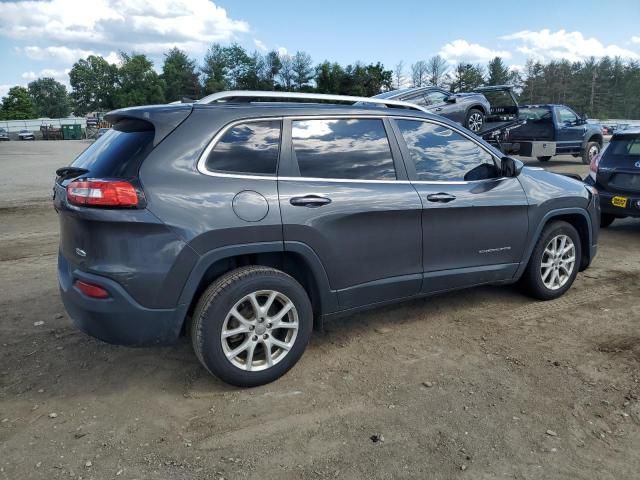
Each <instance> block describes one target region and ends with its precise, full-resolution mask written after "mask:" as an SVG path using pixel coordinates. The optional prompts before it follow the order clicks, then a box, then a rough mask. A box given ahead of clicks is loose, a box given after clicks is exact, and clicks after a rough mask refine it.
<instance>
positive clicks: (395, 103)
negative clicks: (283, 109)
mask: <svg viewBox="0 0 640 480" xmlns="http://www.w3.org/2000/svg"><path fill="white" fill-rule="evenodd" d="M252 98H253V99H256V100H257V99H261V98H274V99H292V100H321V101H324V102H334V103H337V102H349V103H369V104H375V105H384V106H387V107H403V108H408V109H411V110H418V111H419V112H425V113H429V111H428V110H427V109H426V108H423V107H421V106H419V105H416V104H414V103H409V102H401V101H399V100H387V99H384V98H372V97H354V96H351V95H328V94H324V93H302V92H267V91H259V90H255V91H253V90H231V91H228V92H217V93H212V94H211V95H207V96H206V97H204V98H201V99H200V100H198V101H197V102H196V103H202V104H210V103H215V102H219V101H222V100H225V101H232V100H236V99H242V100H245V101H247V102H250V101H251V99H252Z"/></svg>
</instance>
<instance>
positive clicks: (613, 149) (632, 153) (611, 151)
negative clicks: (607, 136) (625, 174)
mask: <svg viewBox="0 0 640 480" xmlns="http://www.w3.org/2000/svg"><path fill="white" fill-rule="evenodd" d="M638 162H640V135H619V136H614V137H613V138H612V139H611V141H610V142H609V145H608V147H607V149H606V150H605V151H604V153H603V154H602V159H601V160H600V166H601V167H605V168H616V167H628V168H635V167H636V163H638ZM639 171H640V170H639Z"/></svg>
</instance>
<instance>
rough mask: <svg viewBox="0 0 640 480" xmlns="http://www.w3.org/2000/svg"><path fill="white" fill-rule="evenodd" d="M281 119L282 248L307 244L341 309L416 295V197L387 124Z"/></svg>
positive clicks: (419, 249) (418, 276)
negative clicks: (322, 267) (323, 270)
mask: <svg viewBox="0 0 640 480" xmlns="http://www.w3.org/2000/svg"><path fill="white" fill-rule="evenodd" d="M284 125H285V126H284V134H283V139H284V142H283V149H284V151H283V155H282V156H281V163H280V168H279V170H278V176H279V177H278V190H279V196H280V210H281V213H282V223H283V234H284V240H285V249H286V250H290V249H293V248H294V247H295V245H297V244H304V245H305V246H307V247H309V248H311V249H312V250H313V252H314V253H315V254H316V255H317V256H318V257H319V259H320V260H321V262H322V264H323V266H324V269H325V271H326V273H327V277H328V280H329V284H330V286H331V289H332V290H334V291H336V292H337V296H338V301H339V304H340V307H341V308H343V309H346V308H351V307H356V306H360V305H365V304H372V303H376V302H383V301H387V300H393V299H397V298H402V297H408V296H411V295H415V294H417V293H418V292H419V291H420V284H421V279H422V231H421V226H420V217H421V210H422V203H421V201H420V197H419V196H418V194H417V193H416V191H415V189H414V188H413V186H412V185H411V184H410V183H409V182H408V180H407V176H406V171H405V169H404V166H403V165H402V160H401V157H400V153H399V150H398V147H397V144H396V143H395V140H394V141H390V140H389V136H388V130H389V128H390V127H389V125H388V122H387V121H386V120H384V119H383V118H376V117H348V118H345V117H323V118H318V117H314V118H309V117H306V118H305V117H303V118H292V119H288V120H285V124H284ZM391 138H393V137H391Z"/></svg>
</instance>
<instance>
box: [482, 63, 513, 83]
mask: <svg viewBox="0 0 640 480" xmlns="http://www.w3.org/2000/svg"><path fill="white" fill-rule="evenodd" d="M487 71H488V78H487V85H505V84H507V83H509V82H510V81H511V77H512V75H511V72H509V68H508V67H507V66H506V65H505V64H504V62H503V61H502V58H500V57H495V58H494V59H493V60H491V61H490V62H489V65H488V66H487Z"/></svg>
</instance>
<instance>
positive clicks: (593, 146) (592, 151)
mask: <svg viewBox="0 0 640 480" xmlns="http://www.w3.org/2000/svg"><path fill="white" fill-rule="evenodd" d="M601 149H602V147H601V146H600V144H599V143H598V142H589V143H587V146H586V147H585V149H584V151H583V152H582V163H584V164H585V165H589V164H590V163H591V160H592V159H593V157H595V156H596V155H597V154H599V153H600V150H601Z"/></svg>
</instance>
